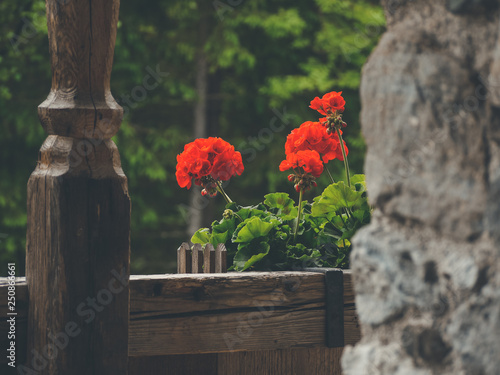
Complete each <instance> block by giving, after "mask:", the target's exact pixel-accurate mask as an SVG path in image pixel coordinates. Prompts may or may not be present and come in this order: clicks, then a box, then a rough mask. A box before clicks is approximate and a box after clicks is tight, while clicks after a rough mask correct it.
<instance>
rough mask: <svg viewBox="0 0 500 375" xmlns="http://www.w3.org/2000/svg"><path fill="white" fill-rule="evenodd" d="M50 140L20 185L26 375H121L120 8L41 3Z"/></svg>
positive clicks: (43, 116)
mask: <svg viewBox="0 0 500 375" xmlns="http://www.w3.org/2000/svg"><path fill="white" fill-rule="evenodd" d="M46 3H47V23H48V33H49V47H50V53H51V59H52V73H53V78H52V89H51V91H50V94H49V96H48V98H47V100H45V101H44V102H43V103H42V104H41V105H40V106H39V108H38V113H39V117H40V121H41V123H42V126H43V127H44V129H45V130H46V131H47V132H48V133H49V136H48V138H47V139H46V141H45V142H44V144H43V146H42V148H41V150H40V153H39V158H38V165H37V167H36V169H35V171H34V172H33V174H32V175H31V177H30V179H29V182H28V202H27V203H28V227H27V245H26V247H27V249H26V279H27V283H28V290H29V299H30V305H29V315H28V353H27V362H26V365H25V369H24V370H25V372H20V373H33V372H29V371H28V370H27V369H26V368H28V369H31V370H33V371H36V373H37V374H71V375H84V374H85V375H88V374H103V375H104V374H106V375H110V374H120V375H123V374H127V363H128V320H129V288H128V280H129V274H130V271H129V263H130V239H129V237H130V199H129V195H128V189H127V179H126V177H125V175H124V173H123V171H122V169H121V165H120V156H119V153H118V149H117V148H116V145H115V144H114V143H113V141H112V140H111V137H112V136H113V135H114V134H116V132H117V131H118V129H119V127H120V123H121V120H122V117H123V110H122V108H121V107H120V106H119V105H118V104H117V103H116V102H115V100H114V99H113V97H112V95H111V92H110V74H111V66H112V63H113V51H114V44H115V39H116V27H117V21H118V9H119V0H106V1H92V0H65V1H61V0H47V2H46Z"/></svg>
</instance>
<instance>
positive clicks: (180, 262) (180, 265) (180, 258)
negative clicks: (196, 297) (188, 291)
mask: <svg viewBox="0 0 500 375" xmlns="http://www.w3.org/2000/svg"><path fill="white" fill-rule="evenodd" d="M188 253H191V249H189V245H188V244H187V243H186V242H183V243H182V244H181V246H179V248H178V249H177V273H191V256H189V260H188V255H189V254H188ZM188 270H189V271H188Z"/></svg>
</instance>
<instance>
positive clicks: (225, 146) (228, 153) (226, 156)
mask: <svg viewBox="0 0 500 375" xmlns="http://www.w3.org/2000/svg"><path fill="white" fill-rule="evenodd" d="M243 169H244V167H243V161H242V159H241V154H240V153H239V152H238V151H235V150H234V146H232V145H231V144H229V143H228V142H226V141H224V140H223V139H221V138H214V137H210V138H199V139H196V140H195V141H194V142H191V143H188V144H187V145H186V146H184V151H183V152H182V153H181V154H179V155H177V168H176V172H175V177H176V178H177V183H178V184H179V186H180V187H185V188H187V189H190V188H191V184H192V180H193V179H194V183H195V184H196V185H202V184H203V181H202V179H203V178H205V179H206V180H207V179H210V178H211V179H212V181H227V180H229V179H230V178H231V177H232V176H234V175H235V174H236V175H238V176H239V175H241V173H242V172H243Z"/></svg>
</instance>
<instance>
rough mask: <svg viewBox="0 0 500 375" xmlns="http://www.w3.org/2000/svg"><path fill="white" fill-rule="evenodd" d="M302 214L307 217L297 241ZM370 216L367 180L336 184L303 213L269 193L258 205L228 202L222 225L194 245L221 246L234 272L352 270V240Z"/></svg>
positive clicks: (358, 177)
mask: <svg viewBox="0 0 500 375" xmlns="http://www.w3.org/2000/svg"><path fill="white" fill-rule="evenodd" d="M299 209H301V210H303V214H302V215H301V219H300V223H299V228H298V231H297V236H296V238H295V239H294V228H295V226H296V223H297V214H298V210H299ZM370 217H371V208H370V206H369V204H368V201H367V196H366V184H365V179H364V175H355V176H353V177H352V186H351V187H349V186H347V185H346V184H345V183H344V182H343V181H340V182H337V183H333V184H331V185H329V186H328V187H327V188H326V189H325V190H324V191H323V193H322V194H321V195H319V196H318V197H316V198H314V200H313V203H312V204H311V203H309V202H303V203H302V207H300V208H299V207H298V206H297V205H296V203H295V201H294V200H293V199H292V198H290V197H289V195H288V194H287V193H272V194H267V195H266V196H265V200H264V202H262V203H259V204H257V205H255V206H247V207H243V206H239V205H237V204H236V203H230V204H228V205H227V206H226V211H225V214H224V217H223V218H222V219H221V220H216V221H214V222H213V223H212V225H211V228H202V229H199V230H198V231H197V232H196V233H195V234H194V235H193V237H192V238H191V241H192V242H193V243H199V244H202V245H205V244H207V243H211V244H212V245H214V246H217V244H219V243H223V244H224V245H225V246H226V249H227V251H228V264H229V265H231V267H230V269H232V270H235V271H246V270H260V271H263V270H293V269H303V268H306V267H340V268H348V267H349V254H350V251H351V238H352V236H353V235H354V234H355V233H356V231H357V230H358V229H359V228H361V227H362V226H363V225H365V224H368V223H369V222H370Z"/></svg>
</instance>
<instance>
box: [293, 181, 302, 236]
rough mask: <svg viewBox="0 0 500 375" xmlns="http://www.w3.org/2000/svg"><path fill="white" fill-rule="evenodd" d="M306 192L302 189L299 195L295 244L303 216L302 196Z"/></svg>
mask: <svg viewBox="0 0 500 375" xmlns="http://www.w3.org/2000/svg"><path fill="white" fill-rule="evenodd" d="M303 194H304V190H302V189H300V193H299V212H298V213H297V223H296V224H295V231H294V232H293V242H295V241H296V240H297V232H298V231H299V223H300V217H301V216H302V195H303Z"/></svg>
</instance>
